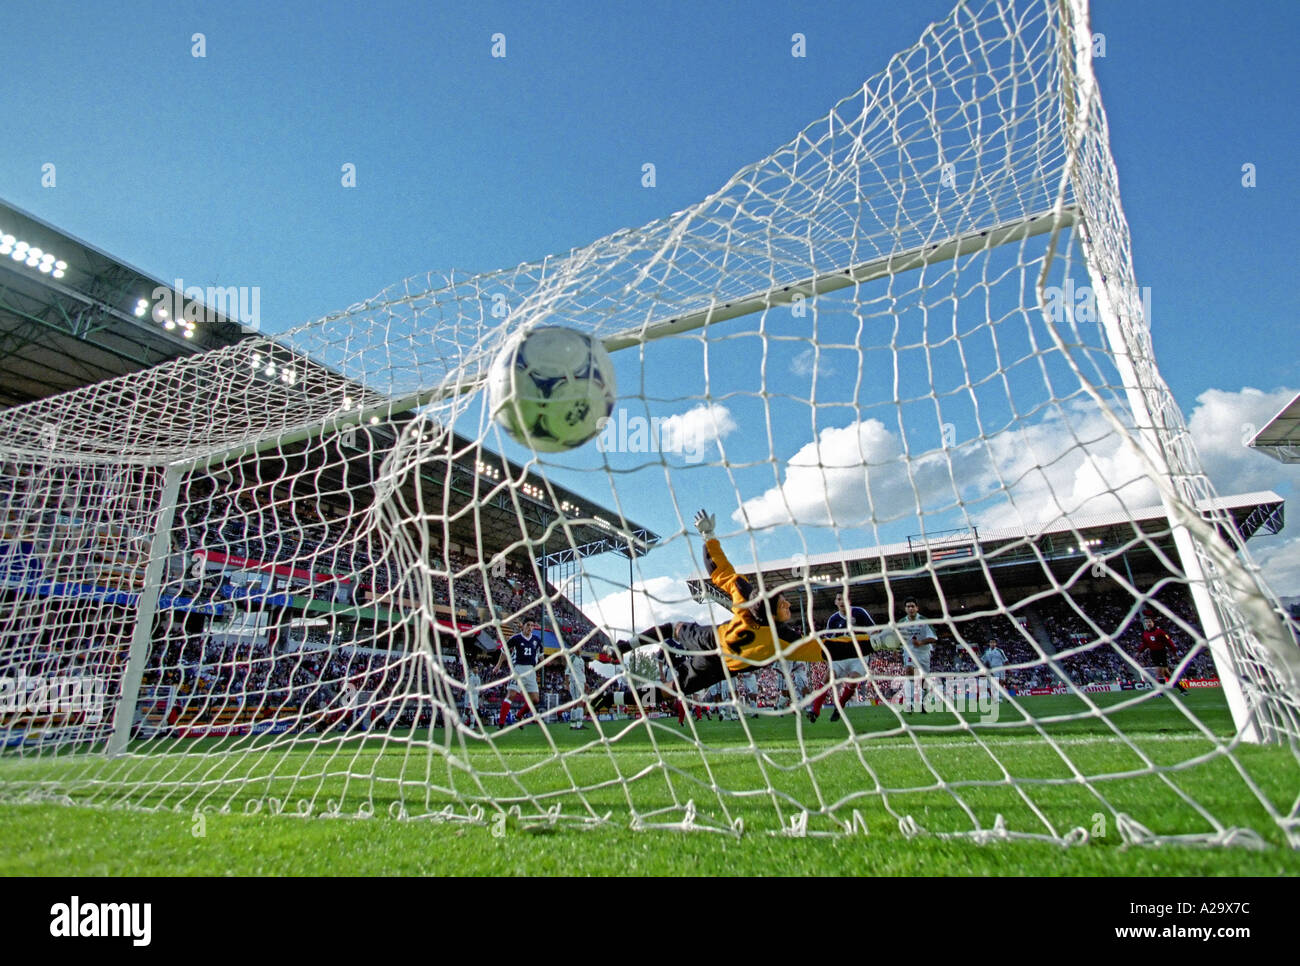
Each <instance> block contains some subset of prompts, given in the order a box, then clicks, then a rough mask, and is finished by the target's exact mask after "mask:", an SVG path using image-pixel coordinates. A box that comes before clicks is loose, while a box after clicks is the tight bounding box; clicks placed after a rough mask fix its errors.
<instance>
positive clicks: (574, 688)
mask: <svg viewBox="0 0 1300 966" xmlns="http://www.w3.org/2000/svg"><path fill="white" fill-rule="evenodd" d="M584 690H585V689H584V688H583V686H582V685H581V684H579V683H578V679H577V678H575V677H570V678H569V697H571V698H572V699H573V700H574V701H581V700H582V693H583V691H584Z"/></svg>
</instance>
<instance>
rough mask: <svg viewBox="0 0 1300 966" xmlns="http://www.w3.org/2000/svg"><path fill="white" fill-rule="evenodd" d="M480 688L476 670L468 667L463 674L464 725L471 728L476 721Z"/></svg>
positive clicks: (480, 682) (470, 666) (480, 684)
mask: <svg viewBox="0 0 1300 966" xmlns="http://www.w3.org/2000/svg"><path fill="white" fill-rule="evenodd" d="M482 686H483V682H482V680H480V679H479V676H478V668H476V667H475V666H474V665H473V664H470V665H468V669H467V670H466V672H465V724H467V725H469V726H471V727H472V726H473V725H474V724H475V723H477V721H478V691H479V688H481V687H482Z"/></svg>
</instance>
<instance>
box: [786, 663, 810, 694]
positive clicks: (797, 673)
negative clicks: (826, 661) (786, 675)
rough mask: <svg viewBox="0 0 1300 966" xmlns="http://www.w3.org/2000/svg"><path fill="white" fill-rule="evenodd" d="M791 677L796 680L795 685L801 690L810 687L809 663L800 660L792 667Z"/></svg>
mask: <svg viewBox="0 0 1300 966" xmlns="http://www.w3.org/2000/svg"><path fill="white" fill-rule="evenodd" d="M790 677H791V678H792V679H793V681H794V686H795V687H796V688H798V689H799V690H800V691H802V690H804V689H805V688H806V687H808V665H806V664H804V663H803V662H802V661H800V662H799V663H798V664H796V665H795V666H794V667H792V668H791V669H790Z"/></svg>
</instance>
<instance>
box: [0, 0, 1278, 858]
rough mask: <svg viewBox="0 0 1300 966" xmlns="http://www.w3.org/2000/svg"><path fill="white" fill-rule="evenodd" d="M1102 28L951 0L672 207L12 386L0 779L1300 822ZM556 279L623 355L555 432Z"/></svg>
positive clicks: (404, 798) (135, 803) (234, 802)
mask: <svg viewBox="0 0 1300 966" xmlns="http://www.w3.org/2000/svg"><path fill="white" fill-rule="evenodd" d="M1090 38H1091V31H1090V28H1089V24H1088V12H1087V7H1086V4H1085V3H1084V2H1083V0H978V2H975V0H972V2H963V3H961V4H959V5H958V6H957V7H956V9H955V10H954V11H953V12H952V14H951V15H950V16H948V17H947V18H946V19H945V20H943V21H941V22H938V23H936V24H934V25H933V26H932V27H931V28H930V29H929V30H927V31H926V32H925V34H924V35H923V36H922V37H921V38H920V40H919V41H918V42H917V44H916V45H914V46H913V47H911V48H908V49H906V50H903V51H901V52H900V53H899V54H898V55H897V56H895V57H894V58H892V59H891V60H890V62H889V64H888V65H886V66H885V68H884V69H883V70H882V71H880V72H879V73H877V74H876V75H874V76H873V77H871V78H870V79H868V80H867V81H866V82H865V83H864V84H863V85H862V87H861V88H860V89H859V90H857V91H855V92H854V93H852V94H851V95H850V96H849V97H847V98H845V99H844V100H842V101H840V102H838V103H837V104H835V105H834V106H833V108H832V109H831V110H830V112H829V113H828V114H827V115H826V116H825V117H823V118H821V119H818V120H817V121H814V122H813V123H811V124H809V125H807V126H806V127H805V128H804V129H803V130H802V131H800V132H799V133H798V134H797V135H796V136H795V137H794V138H793V139H792V140H791V141H790V142H789V143H787V144H786V145H783V146H781V147H780V148H778V149H777V150H776V151H774V152H773V153H772V154H771V155H769V156H768V157H766V158H764V159H762V160H760V161H758V162H756V163H755V164H752V165H749V166H747V167H745V168H743V169H742V170H741V171H739V172H737V173H736V174H735V175H734V176H733V177H731V178H730V179H728V180H727V181H726V182H725V183H723V185H722V186H721V187H720V188H719V189H718V190H717V191H716V192H714V193H713V194H711V195H709V196H708V197H707V198H705V199H704V200H703V201H701V202H700V203H699V204H697V205H693V206H691V207H690V208H688V209H687V210H685V211H682V212H679V213H677V214H675V215H673V216H671V217H668V218H665V219H663V220H661V221H657V222H653V223H651V224H648V225H645V226H642V227H640V228H635V229H628V230H625V231H620V232H617V233H615V234H613V235H611V236H609V237H607V238H603V239H600V240H598V241H596V242H593V243H592V244H590V245H588V246H585V247H582V248H578V249H575V250H573V251H571V252H568V253H566V254H563V255H558V256H554V257H550V258H546V259H543V260H541V261H538V262H531V263H525V264H522V265H519V266H517V267H515V268H512V269H508V270H504V271H500V272H495V273H490V274H485V275H474V276H459V275H455V274H453V275H447V276H442V275H436V274H429V275H426V276H420V277H416V278H414V279H410V280H407V281H406V282H404V283H401V284H399V285H398V286H395V287H394V288H393V289H391V290H389V291H387V292H384V293H381V294H380V295H379V296H377V297H376V298H375V299H373V300H371V301H369V302H366V303H364V304H362V305H358V306H355V307H353V308H351V309H349V310H347V311H345V312H341V313H338V314H336V315H332V316H329V317H327V318H324V319H320V320H318V321H316V322H313V323H311V324H308V325H305V326H302V327H299V328H297V329H294V330H292V331H289V332H287V333H285V334H283V335H281V336H279V337H277V338H274V339H271V338H267V337H253V338H249V339H246V340H244V341H242V342H240V343H238V344H235V345H231V346H228V347H225V348H222V349H218V350H214V351H212V352H208V353H203V354H200V355H196V356H192V357H187V358H183V359H178V360H176V361H174V362H170V363H167V364H164V365H161V366H158V367H155V368H153V369H149V370H146V371H143V372H139V373H135V374H133V375H129V376H125V377H122V378H120V379H116V380H113V381H110V382H106V383H102V384H100V385H97V386H90V387H86V388H83V389H79V390H76V391H74V392H71V393H67V394H65V395H62V396H59V397H55V398H51V399H47V400H41V401H38V402H34V403H31V404H28V405H26V406H22V407H17V408H14V409H10V410H7V411H4V412H0V525H2V527H3V530H2V531H0V679H12V680H15V681H18V680H21V681H23V682H38V684H35V685H31V686H30V687H29V686H28V685H27V684H24V685H23V687H29V690H28V691H27V692H24V693H23V695H19V696H17V697H15V698H14V700H12V701H11V702H10V704H8V705H5V706H4V707H2V708H0V739H2V740H0V746H3V749H4V750H3V752H2V753H0V801H30V800H40V799H42V798H45V797H48V796H51V795H54V796H58V797H59V798H60V799H70V800H72V801H74V802H85V803H92V804H110V805H125V806H129V807H136V808H147V809H177V810H191V809H206V808H214V809H225V810H231V811H242V812H261V811H269V812H284V811H289V812H291V813H294V814H302V815H307V814H313V815H314V814H322V813H323V814H328V815H335V816H341V815H349V816H357V817H370V816H374V815H387V816H390V817H392V818H396V819H424V820H430V821H462V822H483V821H486V820H488V819H489V818H490V817H494V816H516V817H518V818H519V819H520V820H522V821H524V822H528V823H537V824H555V823H558V822H567V823H572V824H574V825H577V826H584V827H585V826H600V825H603V824H607V823H610V822H615V823H619V824H621V825H630V826H631V827H634V828H639V829H660V828H674V829H683V830H708V831H715V832H719V833H723V834H739V833H740V832H741V831H751V832H752V831H755V830H758V831H762V832H770V833H773V834H782V835H814V834H858V833H860V832H861V831H862V830H863V829H865V828H871V829H872V830H873V834H875V830H877V829H885V830H888V834H895V833H894V830H897V834H898V835H900V836H901V837H903V838H909V837H913V836H915V835H919V834H931V835H943V836H952V837H960V838H965V839H973V840H976V841H992V840H1003V839H1011V838H1023V839H1027V840H1046V841H1052V842H1056V843H1060V844H1077V843H1079V842H1082V841H1086V840H1088V839H1089V838H1104V837H1106V836H1107V835H1110V836H1111V837H1112V840H1113V841H1123V842H1124V843H1125V844H1129V843H1193V844H1202V845H1204V844H1228V843H1233V844H1251V845H1261V846H1262V845H1265V844H1268V843H1272V844H1284V845H1288V846H1291V847H1295V846H1296V845H1297V844H1300V825H1298V824H1297V818H1296V805H1295V801H1296V796H1295V787H1296V778H1297V777H1298V776H1300V758H1298V757H1297V752H1296V748H1297V747H1298V746H1300V741H1297V739H1298V738H1300V706H1298V705H1300V658H1298V657H1297V649H1296V646H1295V641H1294V640H1293V639H1291V636H1290V634H1291V631H1290V629H1289V628H1288V627H1287V626H1286V625H1285V624H1284V623H1283V622H1282V621H1281V620H1280V619H1279V617H1278V613H1277V606H1276V601H1275V598H1274V597H1273V595H1272V593H1271V591H1270V590H1269V588H1268V587H1267V586H1266V585H1265V583H1264V581H1263V579H1262V577H1261V576H1260V574H1259V572H1258V570H1257V568H1255V567H1254V566H1253V564H1252V563H1251V562H1250V558H1249V553H1248V551H1247V550H1246V549H1245V540H1244V539H1242V535H1240V534H1237V533H1236V531H1235V529H1234V524H1233V520H1232V517H1231V514H1230V513H1229V512H1228V511H1226V510H1224V509H1222V507H1221V506H1220V504H1219V503H1217V502H1216V495H1215V492H1214V490H1213V488H1212V487H1211V485H1210V484H1209V481H1208V480H1207V479H1206V477H1205V475H1204V473H1203V471H1202V468H1201V464H1200V461H1199V459H1198V457H1197V455H1196V453H1195V451H1194V448H1193V447H1192V446H1191V443H1190V439H1189V435H1188V430H1187V427H1186V425H1185V423H1184V420H1183V417H1182V415H1181V413H1180V412H1179V410H1178V407H1177V405H1176V404H1175V402H1174V400H1173V399H1172V396H1171V394H1170V392H1169V390H1168V388H1167V387H1166V385H1165V384H1164V382H1163V380H1162V379H1161V377H1160V374H1159V372H1158V370H1157V368H1156V365H1155V361H1154V356H1153V354H1152V349H1151V343H1150V338H1149V333H1148V325H1149V321H1150V320H1149V319H1147V318H1145V317H1144V315H1143V311H1142V308H1141V299H1140V297H1139V290H1138V287H1137V282H1136V276H1135V273H1134V269H1133V263H1132V257H1131V250H1130V238H1129V233H1128V228H1127V225H1126V222H1125V220H1124V214H1123V210H1122V206H1121V204H1120V196H1119V189H1118V179H1117V174H1116V171H1115V166H1114V162H1113V161H1112V159H1111V156H1110V150H1109V146H1108V132H1107V125H1106V118H1105V114H1104V112H1103V110H1102V106H1101V101H1100V94H1099V90H1098V88H1097V85H1096V81H1095V78H1094V77H1093V71H1092V64H1091V61H1090ZM538 324H545V325H563V326H570V327H573V328H577V329H580V330H582V331H584V332H586V333H589V334H591V335H592V336H593V337H595V338H598V339H600V340H601V341H602V343H603V344H604V346H605V347H606V348H607V349H609V350H611V351H612V352H614V364H615V367H616V369H617V375H618V384H619V387H620V394H619V402H618V407H619V409H618V419H616V420H613V421H611V423H610V428H609V432H608V433H604V434H602V435H601V436H600V437H598V438H597V440H596V441H593V442H592V443H590V444H588V445H586V446H584V447H582V448H579V449H576V450H574V451H572V452H569V453H562V454H558V455H552V454H549V453H542V452H535V451H532V450H531V449H530V448H529V447H528V446H527V445H524V444H521V443H520V442H519V441H518V440H514V439H512V438H511V437H509V436H508V435H507V434H506V433H505V432H504V431H503V430H502V429H501V428H500V427H498V426H497V425H496V424H495V423H494V422H493V421H492V419H491V415H490V412H489V411H488V408H487V406H486V405H485V400H484V397H485V395H486V393H485V390H484V384H485V379H486V375H487V373H488V371H489V369H490V367H491V365H492V363H493V361H494V359H495V358H496V356H497V354H498V352H499V350H500V349H501V347H502V345H503V344H505V342H506V340H507V339H509V338H510V336H511V335H512V334H513V333H515V332H516V331H517V330H518V328H519V327H521V326H531V325H538ZM701 506H703V507H704V508H705V509H706V510H708V511H709V513H711V514H713V515H714V516H716V537H717V538H718V541H719V542H718V543H717V544H716V545H715V544H713V543H712V542H709V543H708V544H707V545H706V544H704V542H703V537H704V534H703V533H702V532H697V529H696V527H695V525H694V524H693V523H692V520H693V517H694V514H695V512H696V510H697V509H698V508H699V507H701ZM705 529H708V528H707V527H706V528H705ZM706 546H707V549H708V552H709V558H708V559H709V564H710V571H708V572H706V571H705V570H702V569H701V567H702V559H703V558H702V551H704V550H705V549H706ZM611 550H613V551H614V552H613V553H611V552H610V551H611ZM719 555H722V556H725V557H726V564H727V566H723V564H722V562H721V560H720V557H719ZM553 561H563V564H564V565H563V567H560V568H552V567H550V566H549V563H550V562H553ZM557 570H558V574H557V573H556V572H554V571H557ZM733 570H734V578H735V579H734V580H733V579H732V576H733V575H732V571H733ZM711 573H712V574H715V575H716V574H722V575H727V576H722V577H718V578H717V579H716V580H715V579H714V578H713V577H711V576H710V574H711ZM728 581H730V582H728ZM741 588H744V590H742V589H741ZM745 590H750V591H754V592H755V593H756V596H751V597H749V598H747V599H743V600H741V599H738V598H737V595H739V597H742V598H743V597H744V596H745V593H744V591H745ZM781 597H783V598H784V600H780V599H779V598H781ZM837 598H839V599H840V600H839V601H837ZM840 601H843V608H842V609H841V603H840ZM784 605H789V607H790V619H789V621H786V620H784V619H782V618H781V617H780V616H778V615H780V614H781V613H782V607H783V606H784ZM853 608H858V610H859V611H861V612H862V613H861V614H857V613H856V612H855V611H854V610H853ZM837 609H839V610H840V612H841V618H842V620H843V621H845V622H847V623H846V625H845V626H843V627H839V628H835V627H834V626H832V627H831V628H830V629H828V627H827V625H828V623H830V622H831V621H832V615H833V612H834V611H835V610H837ZM738 614H739V615H742V616H737V615H738ZM743 615H748V616H743ZM863 615H865V616H863ZM1147 619H1151V621H1152V623H1153V624H1155V625H1156V627H1155V628H1154V629H1148V628H1147V626H1146V625H1147ZM733 620H742V621H748V623H747V624H745V626H744V628H743V632H742V633H738V634H736V635H734V636H733V637H731V638H727V640H729V641H731V642H732V643H731V644H728V645H727V647H726V648H725V649H724V647H723V644H722V643H721V640H722V638H720V637H719V636H718V635H719V634H720V633H722V632H719V631H718V630H717V628H719V627H723V626H728V622H730V621H733ZM529 622H535V623H536V624H537V625H538V628H539V630H538V633H539V635H540V639H539V640H540V647H539V649H540V656H539V655H537V654H536V653H535V649H534V648H532V647H531V645H529V644H528V642H526V641H525V642H523V643H520V642H516V646H515V648H514V649H513V650H512V649H510V648H509V647H508V642H509V641H510V640H511V638H512V636H513V635H515V634H517V633H518V632H520V631H521V630H522V629H523V628H524V627H525V625H526V624H527V623H529ZM796 624H798V625H800V626H795V625H796ZM845 627H847V633H848V634H849V635H850V636H851V637H853V638H854V640H855V641H856V642H857V644H858V648H857V651H856V652H855V653H854V654H852V655H848V654H847V652H846V651H845V650H844V649H843V648H842V647H841V648H838V649H836V650H835V652H834V654H832V653H831V647H830V646H829V645H828V644H827V643H826V642H829V641H833V640H842V635H844V634H845V633H846V630H845ZM648 628H659V629H660V634H659V636H661V637H664V636H667V634H668V631H671V633H672V635H673V639H672V640H671V641H664V642H663V643H662V645H660V646H659V648H658V649H659V651H660V653H659V654H658V655H655V654H651V653H650V651H651V650H653V648H646V649H645V650H643V651H637V650H632V651H629V652H628V654H626V655H624V654H621V652H622V651H623V650H626V648H624V647H620V642H624V643H625V642H628V641H631V640H632V639H633V638H636V637H637V635H638V634H640V633H641V632H645V631H646V630H647V629H648ZM837 632H838V633H839V634H840V635H841V638H835V637H834V635H835V634H836V633H837ZM858 632H861V633H860V634H859V633H858ZM764 634H766V635H767V636H766V637H764V636H763V635H764ZM746 635H748V636H746ZM653 636H654V635H653V634H652V635H650V637H651V638H653ZM774 638H775V639H776V640H781V641H784V642H785V643H783V644H781V645H779V646H778V645H776V644H773V645H772V647H771V648H770V649H767V650H763V649H762V646H759V647H757V648H752V647H751V645H754V643H755V641H771V640H773V639H774ZM810 642H813V643H810ZM786 645H789V647H787V646H786ZM818 647H821V648H822V650H820V651H818V650H817V648H818ZM799 648H804V650H798V649H799ZM796 653H798V654H799V655H800V657H799V659H798V660H795V658H794V656H795V654H796ZM813 653H817V654H820V655H821V657H831V656H834V657H835V659H836V660H835V663H834V664H831V665H830V666H826V662H824V661H822V660H813V659H812V658H810V657H809V655H811V654H813ZM805 659H807V660H805ZM530 660H536V661H537V663H536V664H530V663H528V662H529V661H530ZM692 662H697V663H696V664H692ZM805 664H808V665H811V666H804V665H805ZM701 667H703V668H707V669H708V672H709V673H708V674H702V675H701V676H700V677H699V678H696V677H692V676H691V672H692V671H693V670H698V669H699V668H701ZM714 672H716V673H714ZM88 677H89V678H93V679H95V680H96V681H97V682H99V684H100V686H99V689H98V692H97V693H102V694H104V695H105V696H106V699H107V701H108V707H109V708H110V709H111V713H110V714H109V715H108V716H107V717H105V718H102V719H101V718H98V717H96V716H93V715H89V714H86V713H84V711H83V710H81V709H78V708H75V707H71V706H67V707H63V706H55V705H56V704H57V702H51V701H48V700H47V701H44V702H42V701H39V700H37V699H36V697H35V695H38V693H39V695H46V693H47V691H48V690H49V688H51V687H53V685H54V682H57V681H61V680H65V679H67V680H72V679H76V680H84V679H86V678H88ZM683 681H702V682H703V683H701V684H700V686H699V687H698V688H695V689H694V690H692V691H691V693H682V692H683V689H684V685H683ZM1182 687H1187V688H1189V689H1190V690H1189V691H1188V692H1187V693H1184V692H1183V690H1182ZM19 698H21V700H20V699H19ZM142 705H143V706H144V707H145V708H146V713H145V715H144V716H142V717H140V719H139V720H137V718H138V716H137V711H138V710H139V709H140V708H141V707H142ZM706 712H707V714H706ZM714 712H716V713H714ZM146 718H147V720H145V719H146ZM724 718H725V719H726V720H719V719H724ZM832 718H833V719H834V720H829V719H832ZM561 722H566V723H568V724H569V725H571V726H572V727H571V729H570V728H569V727H564V726H563V725H562V724H561ZM1107 830H1109V831H1107Z"/></svg>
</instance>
